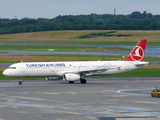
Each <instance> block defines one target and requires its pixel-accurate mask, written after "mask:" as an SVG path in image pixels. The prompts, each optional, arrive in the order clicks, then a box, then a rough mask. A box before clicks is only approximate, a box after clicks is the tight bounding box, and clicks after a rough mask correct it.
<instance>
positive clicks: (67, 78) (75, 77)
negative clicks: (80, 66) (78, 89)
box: [63, 73, 80, 81]
mask: <svg viewBox="0 0 160 120" xmlns="http://www.w3.org/2000/svg"><path fill="white" fill-rule="evenodd" d="M63 79H64V81H78V80H80V75H79V74H72V73H67V74H65V75H64V76H63Z"/></svg>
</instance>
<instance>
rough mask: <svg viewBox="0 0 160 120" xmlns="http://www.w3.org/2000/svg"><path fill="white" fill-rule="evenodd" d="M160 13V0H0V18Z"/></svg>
mask: <svg viewBox="0 0 160 120" xmlns="http://www.w3.org/2000/svg"><path fill="white" fill-rule="evenodd" d="M114 3H116V14H123V15H128V14H131V13H132V12H134V11H139V12H141V13H142V12H144V11H146V12H147V13H152V14H153V15H157V14H160V0H0V18H9V19H13V18H17V19H22V18H26V17H27V18H35V19H37V18H48V19H51V18H55V17H57V16H58V15H88V14H91V13H95V14H113V13H114Z"/></svg>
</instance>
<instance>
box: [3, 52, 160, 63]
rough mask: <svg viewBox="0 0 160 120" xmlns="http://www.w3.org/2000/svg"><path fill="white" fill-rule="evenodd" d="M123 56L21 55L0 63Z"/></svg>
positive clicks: (5, 59) (156, 59)
mask: <svg viewBox="0 0 160 120" xmlns="http://www.w3.org/2000/svg"><path fill="white" fill-rule="evenodd" d="M125 58H126V57H125ZM125 58H122V56H110V55H66V54H65V55H19V56H11V55H10V56H7V55H3V56H1V57H0V63H15V62H21V61H23V62H44V61H46V62H51V61H98V60H101V61H113V60H124V59H125ZM144 61H160V57H145V58H144Z"/></svg>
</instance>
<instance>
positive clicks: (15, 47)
mask: <svg viewBox="0 0 160 120" xmlns="http://www.w3.org/2000/svg"><path fill="white" fill-rule="evenodd" d="M48 49H54V51H65V52H66V51H72V52H73V51H74V52H75V51H76V52H78V51H81V50H85V51H87V52H103V51H104V50H107V52H128V51H131V50H130V49H125V48H109V47H77V46H76V47H74V46H52V47H51V46H31V45H27V46H23V45H20V46H19V45H1V47H0V50H16V51H17V50H20V51H48Z"/></svg>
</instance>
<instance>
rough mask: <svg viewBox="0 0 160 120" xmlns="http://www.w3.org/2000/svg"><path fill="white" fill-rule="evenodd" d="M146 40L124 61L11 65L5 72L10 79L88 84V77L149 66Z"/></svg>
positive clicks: (114, 73) (22, 63)
mask: <svg viewBox="0 0 160 120" xmlns="http://www.w3.org/2000/svg"><path fill="white" fill-rule="evenodd" d="M146 42H147V40H146V39H142V40H140V41H139V42H138V43H137V45H136V46H135V47H134V48H133V50H132V51H131V53H130V54H129V55H128V57H127V58H126V59H124V60H123V61H70V62H63V61H62V62H21V63H15V64H12V65H10V66H9V67H8V68H7V69H5V70H4V71H3V74H4V75H5V76H8V77H17V78H20V81H19V85H22V84H23V78H27V77H45V78H46V80H64V81H67V82H69V83H74V82H75V81H80V83H81V84H85V83H87V80H86V79H84V77H86V76H107V75H116V74H121V73H125V72H129V71H132V70H136V69H139V68H142V67H144V66H148V65H149V62H145V61H143V57H144V54H145V48H146Z"/></svg>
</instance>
